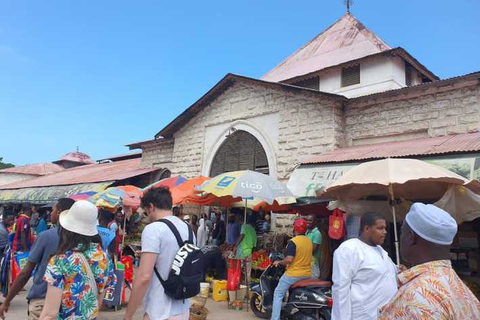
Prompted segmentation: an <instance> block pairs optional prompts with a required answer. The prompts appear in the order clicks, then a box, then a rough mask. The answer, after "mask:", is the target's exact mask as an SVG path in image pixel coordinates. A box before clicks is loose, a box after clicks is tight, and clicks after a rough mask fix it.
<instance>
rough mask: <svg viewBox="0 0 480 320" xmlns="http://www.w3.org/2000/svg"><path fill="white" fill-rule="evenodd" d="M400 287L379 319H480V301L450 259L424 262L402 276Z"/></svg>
mask: <svg viewBox="0 0 480 320" xmlns="http://www.w3.org/2000/svg"><path fill="white" fill-rule="evenodd" d="M398 280H399V284H400V289H399V290H398V292H397V294H396V295H395V297H393V299H392V300H391V301H390V303H389V304H388V305H386V306H385V307H383V308H382V309H381V311H380V317H379V318H378V320H387V319H388V320H423V319H425V320H427V319H428V320H430V319H435V320H474V319H477V320H478V319H480V302H479V301H478V300H477V298H476V297H475V296H474V295H473V293H472V292H471V291H470V290H469V289H468V287H467V286H466V285H465V284H464V283H463V281H462V280H461V279H460V278H459V277H458V275H457V274H456V273H455V271H454V270H453V269H452V264H451V262H450V261H449V260H438V261H432V262H428V263H424V264H421V265H418V266H415V267H413V268H411V269H408V270H406V271H404V272H402V273H401V274H399V275H398Z"/></svg>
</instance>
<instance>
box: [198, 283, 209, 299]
mask: <svg viewBox="0 0 480 320" xmlns="http://www.w3.org/2000/svg"><path fill="white" fill-rule="evenodd" d="M209 293H210V283H208V282H201V283H200V295H201V296H202V297H207V298H208V294H209Z"/></svg>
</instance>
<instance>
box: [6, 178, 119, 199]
mask: <svg viewBox="0 0 480 320" xmlns="http://www.w3.org/2000/svg"><path fill="white" fill-rule="evenodd" d="M114 182H115V181H105V182H99V183H81V184H74V185H68V186H50V187H37V188H22V189H6V190H0V203H32V204H35V203H36V204H41V203H48V202H52V201H57V200H58V199H60V198H64V197H68V196H71V195H73V194H77V193H81V192H87V191H95V192H99V191H102V190H104V189H106V188H107V187H108V186H109V185H111V184H112V183H114Z"/></svg>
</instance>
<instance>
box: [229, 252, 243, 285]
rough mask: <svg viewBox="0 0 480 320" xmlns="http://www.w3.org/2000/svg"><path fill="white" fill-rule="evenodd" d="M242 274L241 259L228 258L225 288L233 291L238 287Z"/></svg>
mask: <svg viewBox="0 0 480 320" xmlns="http://www.w3.org/2000/svg"><path fill="white" fill-rule="evenodd" d="M241 276H242V260H240V259H230V261H229V264H228V274H227V290H229V291H235V290H237V289H238V288H240V279H241Z"/></svg>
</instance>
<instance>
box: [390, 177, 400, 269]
mask: <svg viewBox="0 0 480 320" xmlns="http://www.w3.org/2000/svg"><path fill="white" fill-rule="evenodd" d="M388 190H389V192H390V206H391V208H392V214H393V233H394V235H395V254H396V257H397V266H399V265H400V251H399V247H398V232H397V217H396V214H395V203H394V201H395V197H394V194H393V186H392V184H389V185H388Z"/></svg>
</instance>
